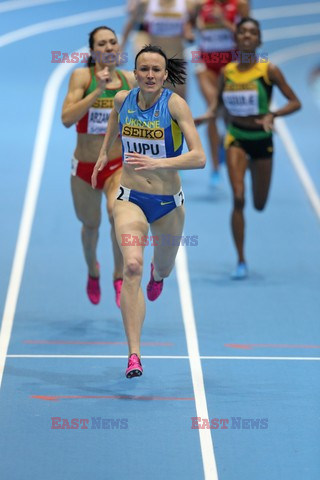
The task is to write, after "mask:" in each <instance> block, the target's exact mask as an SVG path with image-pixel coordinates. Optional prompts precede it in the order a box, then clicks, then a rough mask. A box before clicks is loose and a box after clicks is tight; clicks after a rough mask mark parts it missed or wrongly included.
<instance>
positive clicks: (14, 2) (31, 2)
mask: <svg viewBox="0 0 320 480" xmlns="http://www.w3.org/2000/svg"><path fill="white" fill-rule="evenodd" d="M67 1H68V0H11V1H10V2H2V3H0V13H5V12H11V11H12V10H21V9H22V8H30V7H38V6H41V5H48V4H49V3H58V2H67Z"/></svg>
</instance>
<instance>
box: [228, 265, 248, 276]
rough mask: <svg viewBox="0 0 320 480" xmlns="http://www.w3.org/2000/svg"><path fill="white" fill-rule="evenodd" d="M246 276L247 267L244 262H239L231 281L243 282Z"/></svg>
mask: <svg viewBox="0 0 320 480" xmlns="http://www.w3.org/2000/svg"><path fill="white" fill-rule="evenodd" d="M247 276H248V267H247V265H246V264H245V263H244V262H240V263H238V265H237V268H236V269H235V271H234V272H232V274H231V278H232V280H244V279H245V278H247Z"/></svg>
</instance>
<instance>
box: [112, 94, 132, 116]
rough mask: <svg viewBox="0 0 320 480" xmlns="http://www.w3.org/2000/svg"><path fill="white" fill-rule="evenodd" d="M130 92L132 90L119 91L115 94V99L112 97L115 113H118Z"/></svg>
mask: <svg viewBox="0 0 320 480" xmlns="http://www.w3.org/2000/svg"><path fill="white" fill-rule="evenodd" d="M130 92H132V90H120V92H117V93H116V95H115V97H114V100H113V101H114V107H115V109H116V110H117V112H120V110H121V107H122V105H123V103H124V101H125V99H126V98H127V96H128V95H129V94H130Z"/></svg>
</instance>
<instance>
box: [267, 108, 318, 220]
mask: <svg viewBox="0 0 320 480" xmlns="http://www.w3.org/2000/svg"><path fill="white" fill-rule="evenodd" d="M276 108H277V107H276ZM276 129H277V133H278V134H279V136H280V138H281V140H282V142H283V145H284V147H285V149H286V151H287V154H288V157H289V158H290V161H291V163H292V165H293V167H294V169H295V171H296V173H297V175H298V177H299V180H300V182H301V184H302V186H303V188H304V190H305V192H306V194H307V197H308V199H309V200H310V202H311V205H312V207H313V209H314V211H315V212H316V215H317V217H318V219H319V220H320V197H319V195H318V192H317V189H316V187H315V185H314V183H313V181H312V179H311V177H310V175H309V172H308V170H307V169H306V167H305V164H304V163H303V160H302V157H301V155H300V153H299V151H298V149H297V146H296V144H295V141H294V139H293V137H292V135H291V133H290V131H289V129H288V127H287V125H286V123H285V121H284V120H283V119H282V118H277V120H276Z"/></svg>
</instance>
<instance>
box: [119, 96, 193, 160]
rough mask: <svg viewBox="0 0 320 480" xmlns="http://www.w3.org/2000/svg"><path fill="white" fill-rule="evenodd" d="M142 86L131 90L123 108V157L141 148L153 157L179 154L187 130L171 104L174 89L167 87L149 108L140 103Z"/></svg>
mask: <svg viewBox="0 0 320 480" xmlns="http://www.w3.org/2000/svg"><path fill="white" fill-rule="evenodd" d="M139 91H140V88H134V89H133V90H131V91H130V93H129V94H128V96H127V98H126V99H125V101H124V102H123V104H122V107H121V109H120V112H119V128H120V137H121V141H122V157H123V162H124V163H126V162H125V154H126V153H132V152H137V153H141V154H142V155H148V156H149V157H152V158H168V157H177V156H178V155H180V154H181V151H182V147H183V133H182V132H181V130H180V127H179V125H178V124H177V122H176V121H175V120H174V119H173V118H172V117H171V115H170V112H169V107H168V101H169V98H170V97H171V95H172V92H171V91H170V90H168V89H167V88H164V89H163V91H162V94H161V96H160V98H159V99H158V101H157V102H156V103H155V104H154V105H152V107H150V108H148V109H147V110H141V108H139V106H138V94H139Z"/></svg>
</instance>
